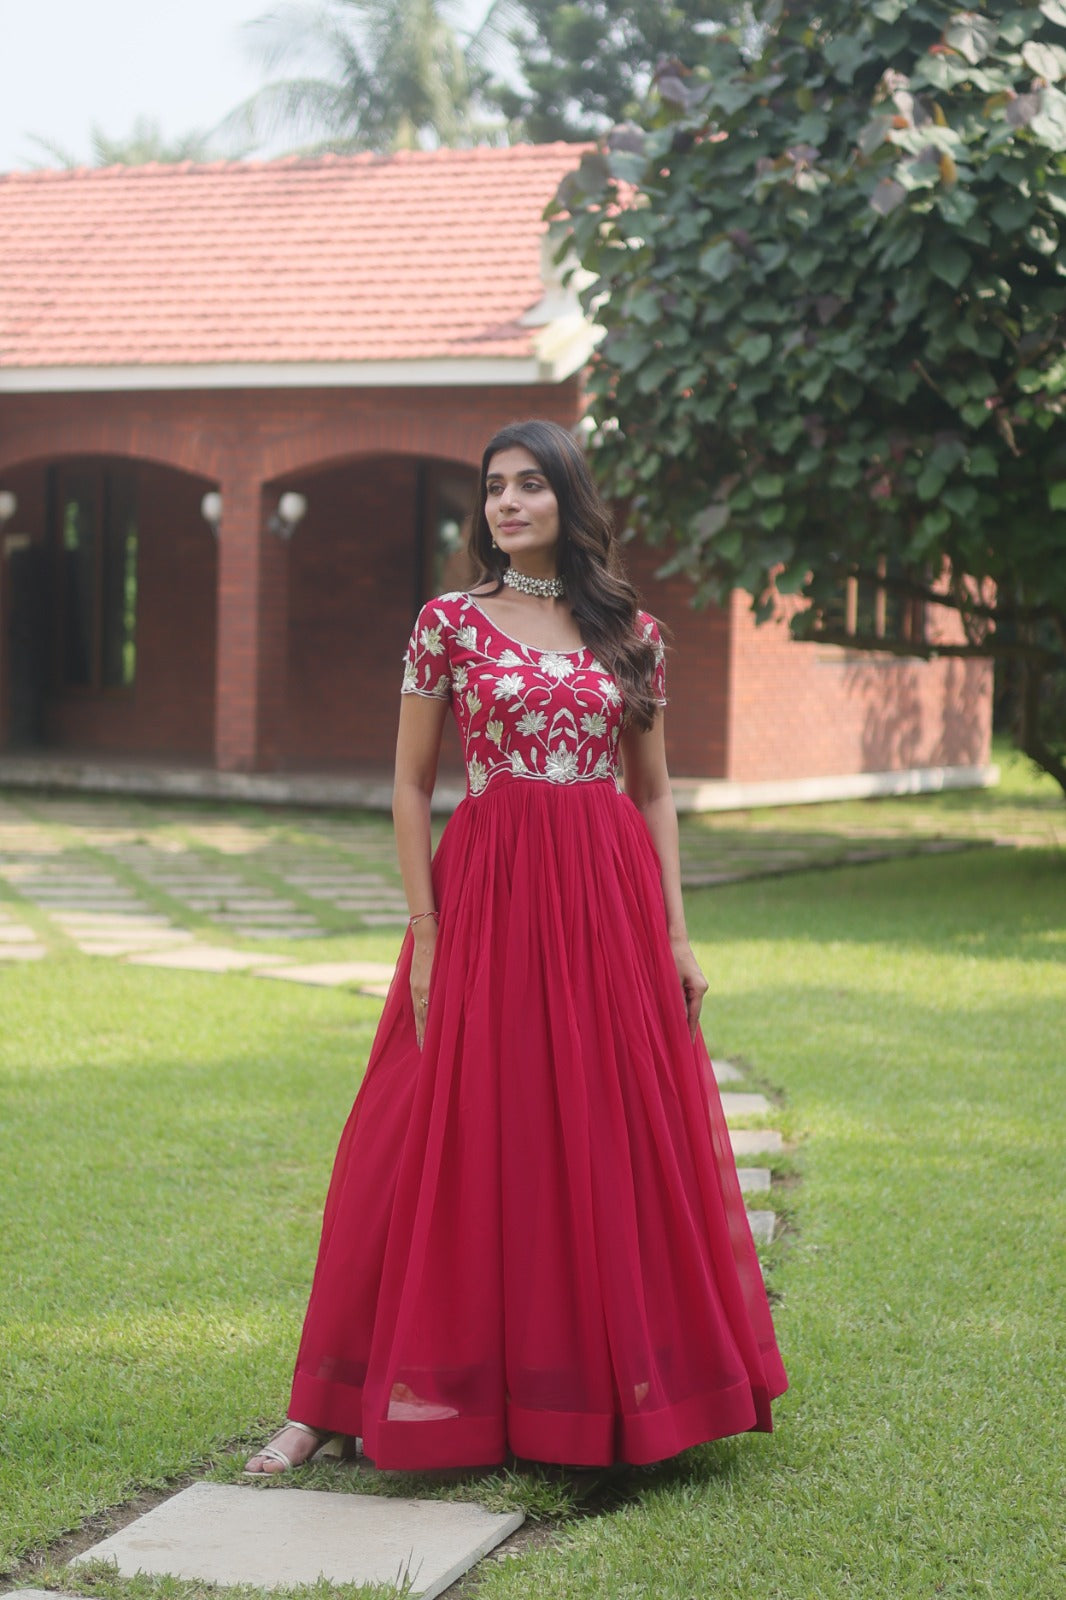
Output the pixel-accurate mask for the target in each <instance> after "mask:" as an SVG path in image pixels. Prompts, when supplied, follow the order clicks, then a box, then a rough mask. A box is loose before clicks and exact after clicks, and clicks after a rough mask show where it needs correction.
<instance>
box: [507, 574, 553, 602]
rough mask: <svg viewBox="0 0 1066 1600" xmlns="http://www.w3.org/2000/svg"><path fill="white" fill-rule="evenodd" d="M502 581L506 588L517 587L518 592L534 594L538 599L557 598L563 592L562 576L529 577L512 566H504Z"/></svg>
mask: <svg viewBox="0 0 1066 1600" xmlns="http://www.w3.org/2000/svg"><path fill="white" fill-rule="evenodd" d="M503 581H504V583H505V584H506V585H507V587H508V589H517V590H518V592H519V594H535V595H536V596H537V599H538V600H558V599H560V598H561V597H562V595H563V592H564V584H563V580H562V578H531V577H530V576H529V575H528V573H525V572H516V571H515V569H514V567H505V568H504V570H503Z"/></svg>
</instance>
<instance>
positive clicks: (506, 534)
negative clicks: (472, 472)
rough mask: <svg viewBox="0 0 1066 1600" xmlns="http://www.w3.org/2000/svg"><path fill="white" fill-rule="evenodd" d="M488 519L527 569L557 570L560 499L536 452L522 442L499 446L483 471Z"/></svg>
mask: <svg viewBox="0 0 1066 1600" xmlns="http://www.w3.org/2000/svg"><path fill="white" fill-rule="evenodd" d="M485 520H486V521H487V522H488V525H489V532H490V533H491V534H492V537H493V538H494V539H495V541H496V543H497V544H498V545H499V547H500V549H501V550H502V551H503V552H504V553H505V555H508V556H510V558H511V561H512V562H513V563H514V564H515V565H516V566H518V567H519V569H526V568H532V567H534V566H536V567H547V568H549V569H550V570H551V571H552V572H554V571H555V562H556V556H557V554H558V544H559V503H558V501H557V500H556V498H555V492H554V490H553V489H552V486H551V484H550V483H549V482H548V480H547V478H546V477H545V475H544V473H543V471H542V470H541V468H540V465H539V463H538V462H537V459H536V457H535V456H532V455H531V454H530V453H529V451H528V450H525V449H523V448H522V447H521V446H520V445H515V446H513V447H512V448H510V449H508V450H498V451H497V452H496V454H495V455H494V456H492V457H491V459H490V461H489V470H488V472H487V473H486V475H485Z"/></svg>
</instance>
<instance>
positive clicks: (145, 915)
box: [49, 906, 174, 934]
mask: <svg viewBox="0 0 1066 1600" xmlns="http://www.w3.org/2000/svg"><path fill="white" fill-rule="evenodd" d="M49 914H50V916H51V918H52V921H53V922H57V923H58V924H59V926H60V927H61V928H63V929H64V930H65V931H66V932H67V933H72V934H73V933H79V932H80V933H105V932H106V933H112V932H118V933H144V932H145V931H146V930H154V931H159V930H161V929H163V928H172V927H173V926H174V924H173V923H172V922H171V920H170V918H169V917H164V916H163V914H162V913H161V912H157V911H149V909H148V907H147V906H144V907H143V909H141V910H140V911H138V910H130V911H53V912H51V913H49Z"/></svg>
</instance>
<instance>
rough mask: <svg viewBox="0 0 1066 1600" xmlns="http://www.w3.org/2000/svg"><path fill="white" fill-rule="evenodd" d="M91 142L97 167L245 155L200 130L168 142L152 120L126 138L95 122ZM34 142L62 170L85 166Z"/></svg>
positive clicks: (46, 142)
mask: <svg viewBox="0 0 1066 1600" xmlns="http://www.w3.org/2000/svg"><path fill="white" fill-rule="evenodd" d="M89 140H90V144H91V146H92V164H93V166H94V167H116V166H123V167H140V166H145V165H147V164H148V163H149V162H153V161H158V162H164V163H170V162H178V161H221V160H225V159H230V160H236V159H239V157H240V155H241V154H243V152H242V151H239V150H237V149H235V148H233V147H232V146H229V147H225V148H223V146H222V145H221V144H220V143H219V140H218V135H217V133H216V132H215V131H211V132H206V133H205V132H202V131H201V130H200V129H194V130H193V131H192V132H191V133H184V134H179V135H178V136H177V137H176V138H174V139H168V138H167V137H166V135H165V134H164V133H163V130H162V128H161V127H160V126H159V123H158V122H156V121H154V120H153V119H152V118H151V117H138V118H137V120H136V121H135V122H134V124H133V128H132V130H131V132H130V133H129V134H128V135H127V136H126V138H124V139H113V138H111V137H110V135H109V134H106V133H105V132H104V131H103V129H102V128H101V127H100V126H99V124H98V123H93V124H92V126H91V127H90V129H89ZM32 142H33V143H34V144H36V145H38V146H39V147H40V149H42V150H43V151H44V152H45V154H46V155H48V156H49V157H50V158H51V161H52V162H57V163H58V164H59V165H60V166H61V167H80V166H83V165H84V163H83V162H82V161H81V160H80V159H79V158H78V157H77V156H76V155H73V154H72V153H71V152H70V151H69V150H67V149H65V148H64V147H63V146H62V145H59V144H56V143H54V142H53V141H52V140H51V139H43V138H41V137H39V136H37V135H34V136H33V139H32Z"/></svg>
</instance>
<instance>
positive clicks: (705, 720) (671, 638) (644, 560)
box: [624, 543, 731, 778]
mask: <svg viewBox="0 0 1066 1600" xmlns="http://www.w3.org/2000/svg"><path fill="white" fill-rule="evenodd" d="M668 553H669V552H668V551H667V550H664V549H652V548H650V547H648V546H647V545H638V544H635V543H634V544H627V545H626V546H625V547H624V556H625V564H626V569H627V571H628V573H629V577H630V579H631V580H632V582H633V583H635V584H636V586H637V589H638V590H639V591H640V596H641V602H642V604H643V606H644V609H645V610H647V611H650V612H652V613H653V615H654V616H655V617H657V618H658V620H659V621H660V622H662V623H664V624H665V628H664V638H665V640H666V697H667V701H668V704H667V708H666V759H667V761H668V762H669V765H670V771H671V774H672V775H673V776H674V777H675V778H724V777H725V776H726V775H727V774H726V762H727V733H728V728H729V699H730V693H731V684H730V654H729V613H728V612H727V611H723V610H722V609H721V608H720V607H719V606H707V607H704V608H701V609H700V610H698V611H697V610H696V609H695V608H694V607H693V606H692V605H691V603H690V602H691V597H692V592H693V591H692V585H691V584H690V583H689V582H688V581H687V579H683V578H673V579H662V578H656V577H655V576H654V574H655V569H656V567H659V566H661V565H662V564H663V562H664V561H665V560H666V557H667V555H668Z"/></svg>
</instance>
